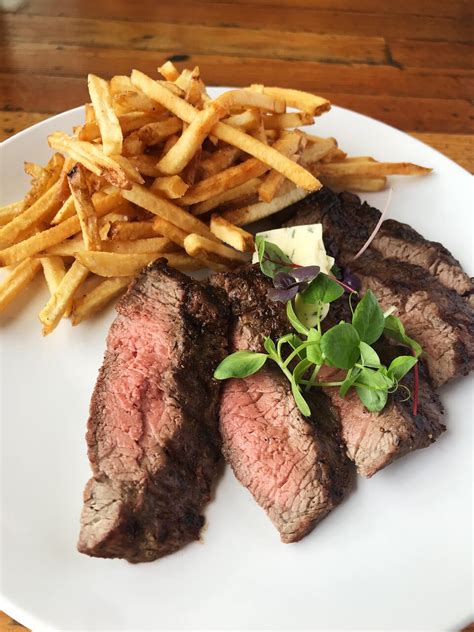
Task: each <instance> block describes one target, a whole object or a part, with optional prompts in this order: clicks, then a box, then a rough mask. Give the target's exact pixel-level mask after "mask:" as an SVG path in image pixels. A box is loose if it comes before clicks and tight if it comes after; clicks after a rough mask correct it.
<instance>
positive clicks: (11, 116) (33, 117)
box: [0, 111, 49, 142]
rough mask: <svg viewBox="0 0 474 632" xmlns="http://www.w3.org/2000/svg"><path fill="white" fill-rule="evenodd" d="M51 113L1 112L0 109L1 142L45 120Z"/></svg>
mask: <svg viewBox="0 0 474 632" xmlns="http://www.w3.org/2000/svg"><path fill="white" fill-rule="evenodd" d="M48 117H49V114H44V113H41V112H1V111H0V142H1V141H2V140H6V139H7V138H9V137H10V136H13V134H18V132H21V130H23V129H26V128H27V127H31V125H34V124H35V123H39V122H40V121H44V120H45V119H47V118H48Z"/></svg>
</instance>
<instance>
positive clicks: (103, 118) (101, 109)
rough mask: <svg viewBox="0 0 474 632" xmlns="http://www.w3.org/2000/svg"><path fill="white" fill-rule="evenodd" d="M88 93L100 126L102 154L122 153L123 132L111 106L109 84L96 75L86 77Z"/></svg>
mask: <svg viewBox="0 0 474 632" xmlns="http://www.w3.org/2000/svg"><path fill="white" fill-rule="evenodd" d="M87 85H88V88H89V95H90V98H91V101H92V105H93V106H94V112H95V116H96V119H97V123H98V124H99V128H100V136H101V138H102V146H103V148H104V154H106V155H107V156H112V155H114V154H120V153H122V141H123V134H122V129H121V127H120V123H119V120H118V118H117V115H116V114H115V112H114V109H113V107H112V95H111V92H110V88H109V84H108V83H107V81H105V80H104V79H101V78H100V77H97V75H92V74H89V75H88V77H87Z"/></svg>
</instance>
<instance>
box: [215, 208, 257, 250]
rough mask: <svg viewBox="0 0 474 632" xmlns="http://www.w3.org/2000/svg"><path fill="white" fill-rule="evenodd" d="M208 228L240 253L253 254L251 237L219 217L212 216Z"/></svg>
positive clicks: (253, 248)
mask: <svg viewBox="0 0 474 632" xmlns="http://www.w3.org/2000/svg"><path fill="white" fill-rule="evenodd" d="M210 228H211V231H212V232H213V233H214V235H215V236H216V237H218V238H219V239H220V240H221V241H223V242H224V243H226V244H229V246H232V247H233V248H235V249H236V250H239V251H240V252H253V251H254V250H255V242H254V238H253V235H251V234H250V233H248V232H247V231H246V230H242V228H239V227H238V226H235V225H234V224H231V223H230V222H228V221H227V220H226V219H224V218H223V217H221V216H220V215H216V214H214V215H212V217H211V223H210Z"/></svg>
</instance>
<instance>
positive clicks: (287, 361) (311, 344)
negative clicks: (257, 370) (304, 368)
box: [282, 340, 319, 367]
mask: <svg viewBox="0 0 474 632" xmlns="http://www.w3.org/2000/svg"><path fill="white" fill-rule="evenodd" d="M318 344H319V341H317V340H314V341H310V342H303V344H302V345H300V346H299V347H296V349H295V350H294V351H292V352H291V353H290V355H289V356H288V357H287V358H286V360H285V361H284V362H283V365H282V366H284V367H287V366H288V365H289V364H290V362H291V361H292V360H294V358H296V356H297V355H299V353H300V351H303V349H306V348H307V347H314V346H315V345H318Z"/></svg>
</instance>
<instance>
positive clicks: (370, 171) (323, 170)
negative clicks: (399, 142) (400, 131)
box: [314, 160, 431, 178]
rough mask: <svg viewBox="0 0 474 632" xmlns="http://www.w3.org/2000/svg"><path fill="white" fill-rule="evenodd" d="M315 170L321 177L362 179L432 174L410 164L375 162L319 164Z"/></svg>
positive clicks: (423, 168)
mask: <svg viewBox="0 0 474 632" xmlns="http://www.w3.org/2000/svg"><path fill="white" fill-rule="evenodd" d="M314 168H315V170H316V171H317V172H318V174H321V176H328V177H331V176H343V175H345V176H359V177H361V178H371V177H376V178H380V177H383V176H389V175H398V176H416V175H419V176H422V175H426V174H427V173H430V172H431V169H427V168H426V167H420V166H419V165H414V164H412V163H410V162H376V161H373V160H366V161H349V162H346V161H343V162H334V163H329V164H318V165H315V166H314Z"/></svg>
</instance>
